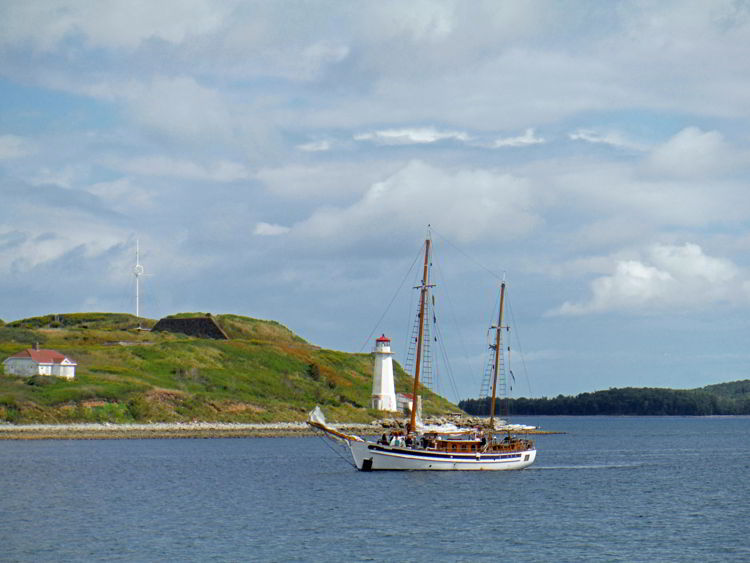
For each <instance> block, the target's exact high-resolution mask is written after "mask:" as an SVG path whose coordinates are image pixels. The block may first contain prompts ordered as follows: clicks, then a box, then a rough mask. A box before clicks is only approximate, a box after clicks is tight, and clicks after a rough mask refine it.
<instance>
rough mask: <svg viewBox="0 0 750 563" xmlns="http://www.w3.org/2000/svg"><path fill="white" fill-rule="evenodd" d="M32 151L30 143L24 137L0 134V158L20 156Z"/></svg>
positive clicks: (8, 158) (7, 158)
mask: <svg viewBox="0 0 750 563" xmlns="http://www.w3.org/2000/svg"><path fill="white" fill-rule="evenodd" d="M32 152H34V149H33V146H32V144H31V143H30V142H29V141H28V140H27V139H25V138H24V137H18V136H16V135H0V160H10V159H13V158H21V157H22V156H26V155H28V154H31V153H32Z"/></svg>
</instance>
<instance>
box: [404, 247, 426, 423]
mask: <svg viewBox="0 0 750 563" xmlns="http://www.w3.org/2000/svg"><path fill="white" fill-rule="evenodd" d="M430 242H431V241H430V238H429V236H428V237H427V239H426V240H425V241H424V273H423V274H422V285H421V286H420V296H419V336H418V337H417V358H416V361H415V364H416V365H415V366H414V390H413V392H412V403H411V405H412V406H411V419H410V425H409V429H410V430H411V431H412V432H414V431H415V430H416V429H417V407H418V395H417V393H418V392H419V371H420V368H421V367H422V362H421V360H422V343H423V339H424V316H425V315H424V310H425V306H426V303H427V288H428V287H430V286H429V279H428V276H429V270H430V268H429V266H430Z"/></svg>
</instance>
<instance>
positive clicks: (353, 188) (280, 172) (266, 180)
mask: <svg viewBox="0 0 750 563" xmlns="http://www.w3.org/2000/svg"><path fill="white" fill-rule="evenodd" d="M403 166H404V165H403V163H401V162H392V161H384V160H372V161H368V162H364V163H360V162H348V161H345V160H344V161H340V160H336V161H331V162H321V163H317V164H287V165H285V166H281V167H264V168H261V169H260V170H258V172H257V174H256V175H255V177H256V178H257V179H258V180H259V181H260V182H261V183H262V184H263V185H264V186H265V187H266V189H267V190H268V191H270V192H271V193H273V194H275V195H277V196H280V197H283V198H284V199H286V200H292V201H297V202H304V201H308V200H315V201H337V202H341V201H342V199H352V198H357V197H359V196H360V195H361V194H363V193H364V192H365V191H367V189H368V188H369V187H370V186H371V185H372V184H373V183H375V182H377V181H378V180H380V179H381V178H383V176H384V175H388V174H393V173H395V172H396V171H397V170H400V169H401V168H403Z"/></svg>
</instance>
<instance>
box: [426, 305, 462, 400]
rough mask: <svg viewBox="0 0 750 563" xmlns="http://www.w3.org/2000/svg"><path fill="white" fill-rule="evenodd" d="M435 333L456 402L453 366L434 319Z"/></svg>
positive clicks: (456, 391)
mask: <svg viewBox="0 0 750 563" xmlns="http://www.w3.org/2000/svg"><path fill="white" fill-rule="evenodd" d="M433 314H434V315H435V318H436V319H437V313H435V312H434V309H433ZM435 333H436V336H437V337H438V347H439V348H440V352H441V353H442V355H443V363H445V371H446V372H447V373H448V381H450V383H451V387H452V391H453V396H454V397H455V398H456V404H458V403H459V402H461V397H460V396H459V394H458V388H457V387H456V379H455V378H454V377H453V366H451V363H450V360H448V351H447V350H446V349H445V340H444V339H443V334H442V332H441V331H440V325H438V323H437V320H436V321H435Z"/></svg>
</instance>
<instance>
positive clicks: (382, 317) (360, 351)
mask: <svg viewBox="0 0 750 563" xmlns="http://www.w3.org/2000/svg"><path fill="white" fill-rule="evenodd" d="M423 247H424V244H423V245H422V246H420V247H419V252H417V255H416V256H415V257H414V262H412V263H411V267H410V268H409V271H408V272H406V275H405V276H404V279H402V280H401V284H400V285H399V286H398V289H397V290H396V293H394V294H393V298H392V299H391V302H390V303H388V307H386V308H385V311H383V314H382V315H381V316H380V318H379V319H378V322H377V323H376V324H375V327H374V328H373V329H372V332H370V334H368V335H367V340H365V343H364V344H362V348H360V349H359V353H360V354H361V353H362V350H364V349H365V346H367V344H368V343H369V342H370V339H371V338H372V335H373V334H375V332H376V331H377V330H378V327H379V326H380V323H381V322H383V319H384V318H385V316H386V315H387V314H388V311H389V309H390V308H391V305H393V302H394V301H395V300H396V297H397V296H398V294H399V292H400V291H401V288H402V287H404V282H405V281H406V278H408V277H409V274H410V273H411V271H412V269H413V268H414V264H416V263H417V260H418V259H419V255H420V254H421V252H422V248H423Z"/></svg>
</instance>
